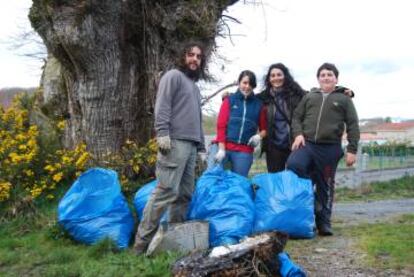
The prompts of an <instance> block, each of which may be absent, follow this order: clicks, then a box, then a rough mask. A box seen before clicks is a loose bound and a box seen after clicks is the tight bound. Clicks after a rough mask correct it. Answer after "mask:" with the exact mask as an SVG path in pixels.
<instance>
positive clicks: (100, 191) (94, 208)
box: [58, 168, 134, 248]
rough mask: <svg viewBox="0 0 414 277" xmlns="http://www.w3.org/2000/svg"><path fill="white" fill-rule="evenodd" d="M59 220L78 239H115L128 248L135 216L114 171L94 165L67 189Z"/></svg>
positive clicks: (92, 240) (60, 205) (61, 204)
mask: <svg viewBox="0 0 414 277" xmlns="http://www.w3.org/2000/svg"><path fill="white" fill-rule="evenodd" d="M58 222H59V224H60V225H61V226H63V228H64V229H65V230H66V231H68V232H69V234H70V235H71V236H72V237H73V238H74V239H75V240H77V241H80V242H83V243H85V244H94V243H96V242H98V241H100V240H102V239H105V238H109V239H112V240H113V241H114V242H115V243H116V245H117V246H118V247H119V248H126V247H128V244H129V241H130V238H131V235H132V232H133V228H134V218H133V216H132V213H131V211H130V210H129V207H128V203H127V201H126V200H125V198H124V196H123V195H122V193H121V187H120V185H119V181H118V175H117V173H116V172H115V171H113V170H108V169H103V168H92V169H90V170H88V171H87V172H85V173H83V174H82V175H81V176H80V177H79V178H78V179H77V180H76V181H75V182H74V183H73V185H72V186H71V188H70V189H69V190H68V191H67V192H66V194H65V196H63V198H62V199H61V200H60V202H59V206H58Z"/></svg>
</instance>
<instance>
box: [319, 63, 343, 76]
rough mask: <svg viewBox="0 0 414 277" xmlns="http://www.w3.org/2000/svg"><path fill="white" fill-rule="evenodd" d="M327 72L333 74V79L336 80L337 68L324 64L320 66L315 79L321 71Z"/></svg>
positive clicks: (330, 64) (331, 64)
mask: <svg viewBox="0 0 414 277" xmlns="http://www.w3.org/2000/svg"><path fill="white" fill-rule="evenodd" d="M324 69H326V70H329V71H332V72H333V74H335V77H336V78H338V76H339V71H338V68H336V66H335V65H334V64H333V63H324V64H322V65H321V66H320V67H319V68H318V71H317V72H316V78H319V74H320V73H321V71H322V70H324Z"/></svg>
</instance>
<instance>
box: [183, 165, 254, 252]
mask: <svg viewBox="0 0 414 277" xmlns="http://www.w3.org/2000/svg"><path fill="white" fill-rule="evenodd" d="M188 218H189V219H198V220H208V221H209V223H210V246H211V247H215V246H219V245H227V244H235V243H238V242H239V240H240V239H241V238H243V237H245V236H248V235H250V234H251V232H252V228H253V222H254V202H253V190H252V186H251V182H250V180H249V179H247V178H245V177H243V176H240V175H238V174H236V173H233V172H231V171H225V170H223V168H222V167H221V166H216V167H214V168H212V169H210V170H207V171H205V172H204V174H203V175H202V176H201V177H200V178H199V179H198V181H197V186H196V189H195V192H194V194H193V197H192V201H191V204H190V208H189V214H188Z"/></svg>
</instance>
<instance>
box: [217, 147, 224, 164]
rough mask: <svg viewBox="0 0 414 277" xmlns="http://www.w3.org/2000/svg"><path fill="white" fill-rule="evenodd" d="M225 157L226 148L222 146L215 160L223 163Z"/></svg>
mask: <svg viewBox="0 0 414 277" xmlns="http://www.w3.org/2000/svg"><path fill="white" fill-rule="evenodd" d="M224 157H226V150H224V149H221V148H220V149H219V150H218V151H217V153H216V155H215V156H214V161H215V162H216V163H221V162H222V161H223V159H224Z"/></svg>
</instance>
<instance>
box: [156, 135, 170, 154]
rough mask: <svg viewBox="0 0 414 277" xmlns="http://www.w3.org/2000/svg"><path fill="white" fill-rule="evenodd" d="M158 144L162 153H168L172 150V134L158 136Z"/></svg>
mask: <svg viewBox="0 0 414 277" xmlns="http://www.w3.org/2000/svg"><path fill="white" fill-rule="evenodd" d="M157 145H158V149H159V150H160V152H161V153H163V154H166V153H168V152H169V151H170V150H171V139H170V136H164V137H157Z"/></svg>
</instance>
